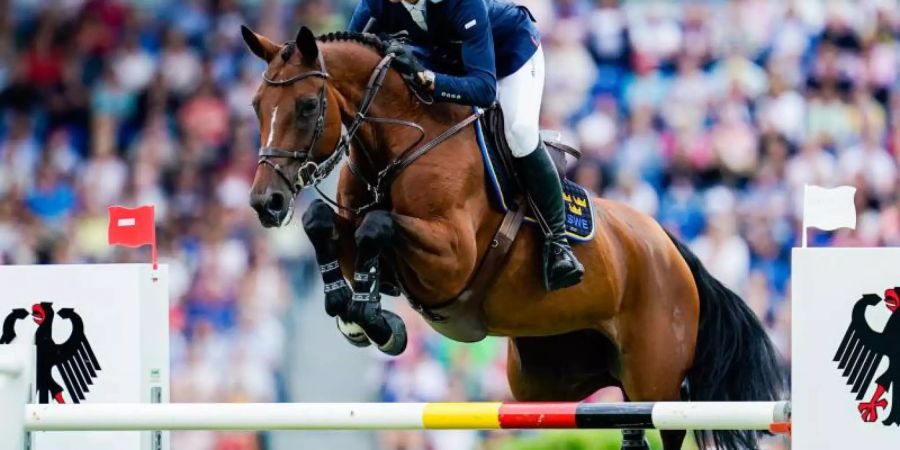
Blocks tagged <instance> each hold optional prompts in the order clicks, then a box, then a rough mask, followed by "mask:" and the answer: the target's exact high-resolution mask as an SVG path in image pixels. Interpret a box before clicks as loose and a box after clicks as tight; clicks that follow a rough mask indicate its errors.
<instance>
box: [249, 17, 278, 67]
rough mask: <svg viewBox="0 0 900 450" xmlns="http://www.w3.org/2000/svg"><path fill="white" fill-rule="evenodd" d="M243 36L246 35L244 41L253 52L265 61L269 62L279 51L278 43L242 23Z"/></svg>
mask: <svg viewBox="0 0 900 450" xmlns="http://www.w3.org/2000/svg"><path fill="white" fill-rule="evenodd" d="M241 36H243V37H244V42H245V43H246V44H247V48H249V49H250V51H251V52H253V54H254V55H256V56H258V57H260V59H262V60H263V61H266V62H269V61H271V60H272V58H273V57H274V56H275V55H276V54H277V53H278V48H279V47H278V45H277V44H275V43H274V42H272V41H270V40H269V38H267V37H265V36H263V35H259V34H256V33H254V32H253V30H251V29H250V28H247V26H246V25H241Z"/></svg>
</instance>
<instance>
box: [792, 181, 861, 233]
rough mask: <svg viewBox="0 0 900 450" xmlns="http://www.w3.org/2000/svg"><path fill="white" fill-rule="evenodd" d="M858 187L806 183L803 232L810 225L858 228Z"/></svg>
mask: <svg viewBox="0 0 900 450" xmlns="http://www.w3.org/2000/svg"><path fill="white" fill-rule="evenodd" d="M854 195H856V188H855V187H852V186H838V187H836V188H832V189H827V188H823V187H819V186H811V185H806V186H805V187H804V191H803V233H804V234H805V233H806V229H807V228H809V227H814V228H819V229H822V230H836V229H838V228H853V229H856V204H855V203H854V202H853V196H854Z"/></svg>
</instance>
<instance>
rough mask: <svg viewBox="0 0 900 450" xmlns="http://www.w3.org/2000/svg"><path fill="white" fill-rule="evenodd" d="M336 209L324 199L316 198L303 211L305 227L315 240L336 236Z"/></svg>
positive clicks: (310, 236)
mask: <svg viewBox="0 0 900 450" xmlns="http://www.w3.org/2000/svg"><path fill="white" fill-rule="evenodd" d="M335 217H336V214H335V213H334V210H333V209H331V207H330V206H328V204H326V203H325V202H323V201H322V200H315V201H313V202H312V204H310V205H309V208H307V209H306V212H304V213H303V229H304V230H305V231H306V235H307V236H309V239H310V240H311V241H313V242H316V241H320V240H322V239H330V238H332V237H334V232H335Z"/></svg>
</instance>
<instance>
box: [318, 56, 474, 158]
mask: <svg viewBox="0 0 900 450" xmlns="http://www.w3.org/2000/svg"><path fill="white" fill-rule="evenodd" d="M325 59H326V64H327V65H328V68H329V73H330V75H331V76H332V80H331V82H332V83H333V85H334V86H335V88H336V90H337V93H338V95H339V97H340V98H339V103H340V109H341V120H342V121H343V123H344V125H345V126H349V125H351V124H352V123H353V121H354V120H356V117H357V113H358V112H359V107H360V105H361V104H362V101H363V97H364V96H365V95H366V88H367V85H368V83H369V80H370V78H371V76H372V73H373V72H374V71H375V68H376V66H377V65H378V63H379V62H380V61H381V59H382V57H381V56H380V55H378V54H377V53H376V52H374V51H373V50H372V49H369V48H367V47H365V46H362V45H359V44H355V43H348V42H335V43H331V44H329V46H328V47H327V51H326V53H325ZM464 109H465V108H462V107H458V106H453V105H448V104H442V105H432V106H426V105H424V104H422V103H421V102H420V101H419V100H418V99H417V98H416V97H415V96H414V95H413V94H412V92H410V90H409V87H408V86H406V84H405V83H404V82H403V80H402V79H401V78H400V76H399V74H397V72H395V71H390V72H389V73H388V74H387V76H386V77H385V79H384V83H383V85H382V86H381V88H380V89H378V92H377V93H376V94H375V96H374V98H373V99H372V103H371V106H370V107H369V109H368V111H366V112H365V115H366V117H370V118H387V119H392V120H398V121H405V122H409V123H412V124H417V125H419V126H421V127H422V128H423V129H424V130H425V133H426V134H425V136H424V138H421V142H419V143H420V144H422V143H425V142H427V141H428V140H430V139H432V138H433V137H435V136H437V135H438V134H440V133H441V132H443V131H444V130H446V129H447V128H449V127H450V126H453V124H455V123H457V122H459V121H460V120H462V119H463V118H464V117H465V112H464ZM420 137H421V133H420V132H419V131H418V130H417V129H416V128H415V127H411V126H404V125H398V124H396V123H395V124H384V123H373V122H367V123H364V124H363V126H361V127H360V129H359V131H358V132H357V139H358V140H359V142H360V143H361V144H362V146H363V147H364V149H365V151H366V152H368V157H367V158H364V159H367V160H370V161H372V162H373V163H374V164H375V165H376V166H378V167H376V168H375V169H381V168H383V167H384V166H386V165H387V164H388V163H389V162H391V161H395V160H397V159H398V158H400V157H401V156H402V154H403V153H404V152H406V151H408V150H409V149H410V148H411V147H412V146H413V145H414V144H415V143H416V142H417V141H419V140H420Z"/></svg>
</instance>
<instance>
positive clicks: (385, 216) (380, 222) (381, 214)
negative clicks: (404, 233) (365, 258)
mask: <svg viewBox="0 0 900 450" xmlns="http://www.w3.org/2000/svg"><path fill="white" fill-rule="evenodd" d="M394 233H395V227H394V219H393V218H392V217H391V214H390V213H389V212H387V211H372V212H370V213H368V214H366V217H365V218H363V220H362V223H360V224H359V227H358V228H357V229H356V234H355V237H356V246H357V248H358V250H359V251H360V252H364V253H368V254H370V256H375V255H377V254H378V253H380V252H381V250H382V249H384V248H386V247H387V246H389V245H390V244H391V243H392V242H393V240H394Z"/></svg>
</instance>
